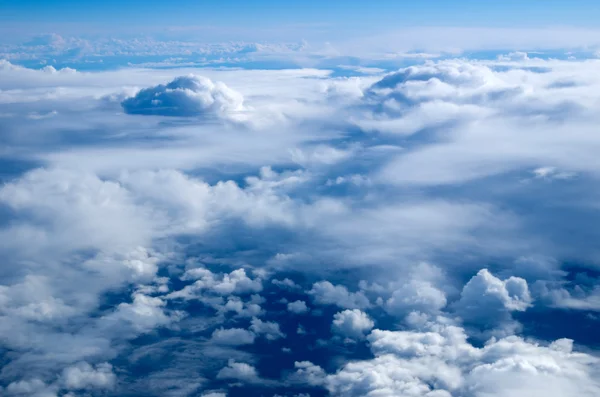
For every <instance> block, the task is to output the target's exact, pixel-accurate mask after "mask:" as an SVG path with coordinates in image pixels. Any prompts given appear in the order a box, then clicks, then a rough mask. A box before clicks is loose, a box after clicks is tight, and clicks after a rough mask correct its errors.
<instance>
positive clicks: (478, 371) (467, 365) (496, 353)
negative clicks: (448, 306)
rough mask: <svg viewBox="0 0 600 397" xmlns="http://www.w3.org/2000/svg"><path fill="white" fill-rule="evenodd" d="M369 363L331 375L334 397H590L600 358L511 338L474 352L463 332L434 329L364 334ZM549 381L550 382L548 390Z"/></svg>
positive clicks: (560, 343) (562, 342) (450, 328)
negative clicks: (368, 350) (366, 335)
mask: <svg viewBox="0 0 600 397" xmlns="http://www.w3.org/2000/svg"><path fill="white" fill-rule="evenodd" d="M369 341H370V343H371V349H372V350H373V353H374V354H375V358H374V359H372V360H362V361H353V362H350V363H348V364H346V365H345V366H344V367H343V368H342V369H341V370H340V371H339V372H337V373H336V374H334V375H328V376H327V379H326V385H327V388H328V389H329V391H330V392H331V393H332V395H334V396H342V395H343V396H364V395H378V396H379V395H380V396H390V397H391V396H396V395H406V396H423V397H424V396H427V397H450V396H453V395H461V396H468V397H483V396H498V397H500V396H509V395H510V396H538V395H539V396H552V397H554V396H556V397H562V396H566V395H573V394H575V395H584V396H592V395H594V394H595V393H598V391H599V390H600V384H599V383H598V381H597V379H598V378H597V377H596V373H597V361H598V359H597V358H595V357H593V356H591V355H587V354H584V353H574V352H572V351H571V344H570V342H569V341H566V340H559V341H557V342H555V343H553V344H551V345H549V346H541V345H538V344H534V343H530V342H527V341H525V340H523V339H521V338H518V337H515V336H512V337H509V338H506V339H501V340H499V341H492V342H490V343H488V344H487V345H486V346H485V347H483V348H475V347H473V346H472V345H470V344H469V343H468V342H467V341H466V334H465V333H464V330H462V329H461V328H458V327H454V326H451V325H442V324H437V325H434V326H433V328H432V329H431V330H430V331H428V332H412V331H380V330H374V331H373V332H372V333H371V335H369ZM546 382H548V383H546Z"/></svg>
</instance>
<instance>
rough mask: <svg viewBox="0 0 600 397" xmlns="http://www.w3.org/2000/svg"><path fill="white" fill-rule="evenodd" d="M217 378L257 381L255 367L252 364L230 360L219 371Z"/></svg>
mask: <svg viewBox="0 0 600 397" xmlns="http://www.w3.org/2000/svg"><path fill="white" fill-rule="evenodd" d="M217 379H231V380H239V381H243V382H248V383H253V382H258V381H259V376H258V373H257V372H256V368H254V367H253V366H252V365H250V364H246V363H239V362H235V361H233V360H230V361H229V363H228V364H227V366H226V367H223V368H222V369H221V370H220V371H219V373H218V374H217Z"/></svg>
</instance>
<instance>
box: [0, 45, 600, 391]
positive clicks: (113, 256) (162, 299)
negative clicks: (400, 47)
mask: <svg viewBox="0 0 600 397" xmlns="http://www.w3.org/2000/svg"><path fill="white" fill-rule="evenodd" d="M44 43H45V44H43V45H51V46H56V47H61V48H62V47H64V46H67V47H68V46H69V45H70V44H69V43H67V42H66V41H61V40H60V39H59V38H57V37H54V38H50V41H49V42H48V43H46V42H44ZM412 63H413V64H411V65H409V66H407V67H404V68H401V69H399V70H398V69H396V68H394V69H393V70H386V69H385V65H380V66H381V68H377V69H373V68H370V69H364V68H362V69H361V70H362V71H358V69H357V67H349V66H347V65H346V66H345V67H339V68H338V67H336V68H335V70H329V69H327V70H325V69H321V70H318V69H280V70H242V69H240V70H231V69H223V70H214V69H195V70H194V69H183V68H173V69H137V68H129V69H119V70H112V71H111V70H106V71H99V72H86V71H79V70H73V69H66V68H63V69H61V68H54V67H46V68H44V69H40V70H34V69H29V68H25V67H22V66H17V65H14V64H12V63H9V62H7V61H4V62H3V63H2V64H1V65H0V67H1V68H2V69H1V71H2V73H0V105H1V108H0V117H1V119H2V123H0V125H1V126H0V139H2V143H3V145H4V146H5V147H6V150H5V152H4V154H6V156H5V157H6V159H3V160H1V161H0V167H1V171H2V172H1V174H0V178H2V186H1V187H0V254H1V256H2V258H3V263H2V265H0V284H1V285H0V350H1V352H0V357H1V358H2V363H3V365H2V370H1V371H0V387H1V389H0V393H1V394H3V395H7V396H44V397H58V396H60V397H74V396H92V397H94V396H113V395H114V396H139V395H144V396H161V397H163V396H168V397H170V396H173V397H179V396H181V397H183V396H215V397H216V396H219V397H222V396H233V397H235V396H240V395H242V396H255V395H256V396H265V395H267V396H296V397H299V396H302V397H306V396H313V397H318V396H325V395H331V396H390V397H391V396H398V395H403V396H404V395H406V396H415V397H416V396H423V397H451V396H454V397H458V396H462V397H508V396H511V397H512V396H523V397H524V396H528V397H529V396H538V395H539V396H550V397H566V396H571V395H578V396H586V397H587V396H596V395H598V394H600V383H599V381H598V379H600V373H598V367H599V364H600V363H599V362H598V353H597V351H598V350H597V349H598V347H599V346H600V340H599V339H598V337H597V333H596V332H594V330H595V329H596V328H597V325H598V321H600V316H599V315H598V311H600V303H599V302H600V300H599V297H600V292H599V290H598V287H597V285H598V280H600V274H599V273H598V268H597V265H596V264H597V263H598V251H597V249H596V247H595V244H594V241H596V240H597V238H599V237H600V235H599V234H598V231H597V227H596V225H597V222H598V221H599V220H600V217H599V215H598V204H597V202H598V200H597V197H596V196H597V194H598V192H597V191H596V188H595V181H596V179H597V177H598V175H599V174H600V168H599V164H600V163H599V162H598V161H597V160H596V158H597V152H598V146H599V145H598V143H599V141H598V139H597V134H596V125H597V123H598V122H599V121H600V120H599V119H598V114H599V113H598V106H599V105H600V98H599V97H598V92H600V90H599V88H600V79H599V78H598V77H597V68H598V61H597V60H594V59H587V60H580V61H578V60H558V59H553V58H550V57H537V55H535V54H526V53H511V54H501V55H500V56H498V57H495V58H494V59H480V60H477V59H447V60H438V61H427V60H419V61H417V60H413V61H412ZM190 72H194V74H193V75H191V74H190ZM220 81H224V82H226V84H225V83H220ZM229 87H235V90H234V89H233V88H229ZM209 121H210V122H209Z"/></svg>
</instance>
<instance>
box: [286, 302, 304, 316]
mask: <svg viewBox="0 0 600 397" xmlns="http://www.w3.org/2000/svg"><path fill="white" fill-rule="evenodd" d="M287 308H288V310H289V311H290V312H292V313H296V314H302V313H306V312H307V311H308V307H306V302H304V301H294V302H290V303H288V304H287Z"/></svg>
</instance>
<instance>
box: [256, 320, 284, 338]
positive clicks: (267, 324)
mask: <svg viewBox="0 0 600 397" xmlns="http://www.w3.org/2000/svg"><path fill="white" fill-rule="evenodd" d="M250 329H251V330H252V332H254V333H255V334H257V335H262V336H264V337H265V338H266V339H268V340H276V339H280V338H285V334H284V333H283V332H281V330H280V329H279V324H277V323H276V322H272V321H262V320H261V319H259V318H256V317H254V318H253V319H252V323H251V325H250Z"/></svg>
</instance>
